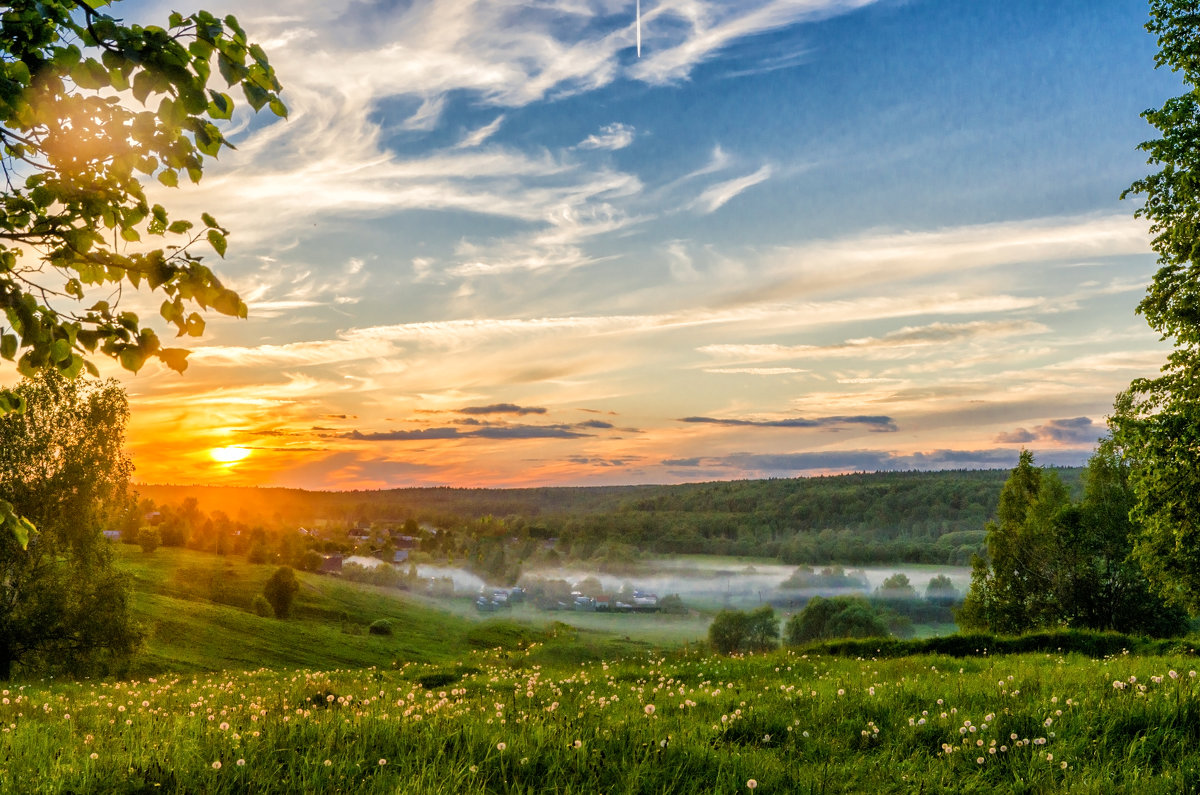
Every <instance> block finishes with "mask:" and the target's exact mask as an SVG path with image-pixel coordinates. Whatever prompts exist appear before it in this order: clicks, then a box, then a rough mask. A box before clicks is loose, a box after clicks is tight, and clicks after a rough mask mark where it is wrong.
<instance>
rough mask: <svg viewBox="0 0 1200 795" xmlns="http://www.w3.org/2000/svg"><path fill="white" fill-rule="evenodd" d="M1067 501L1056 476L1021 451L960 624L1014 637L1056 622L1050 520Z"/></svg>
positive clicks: (979, 560)
mask: <svg viewBox="0 0 1200 795" xmlns="http://www.w3.org/2000/svg"><path fill="white" fill-rule="evenodd" d="M1069 501H1070V500H1069V497H1068V495H1067V490H1066V487H1064V486H1063V484H1062V481H1061V480H1059V479H1058V476H1057V475H1055V474H1054V473H1052V472H1051V473H1046V472H1043V471H1042V469H1041V467H1036V466H1034V464H1033V454H1032V453H1030V452H1029V451H1028V450H1022V451H1021V457H1020V460H1019V462H1018V463H1017V466H1016V467H1015V468H1014V469H1013V470H1012V472H1011V473H1010V474H1009V477H1008V480H1007V481H1005V483H1004V488H1003V489H1002V490H1001V492H1000V502H999V505H998V507H997V509H996V521H994V522H988V524H987V551H988V560H987V561H985V560H983V559H982V558H979V557H976V558H975V559H974V561H973V562H972V572H971V586H970V589H969V590H968V591H967V595H966V598H965V599H964V601H963V606H962V609H961V610H960V612H959V617H958V618H959V623H960V624H962V625H963V626H965V627H968V628H972V629H987V630H990V631H992V632H1002V633H1008V634H1017V633H1020V632H1024V631H1026V630H1029V629H1034V628H1037V627H1044V626H1048V625H1051V624H1054V623H1056V622H1057V621H1058V619H1059V613H1058V605H1057V601H1056V597H1055V589H1054V584H1055V579H1054V578H1055V571H1054V566H1055V563H1056V559H1057V546H1056V539H1055V527H1054V520H1055V518H1056V516H1057V514H1058V511H1059V510H1060V509H1062V508H1063V507H1065V506H1066V505H1067V504H1068V503H1069Z"/></svg>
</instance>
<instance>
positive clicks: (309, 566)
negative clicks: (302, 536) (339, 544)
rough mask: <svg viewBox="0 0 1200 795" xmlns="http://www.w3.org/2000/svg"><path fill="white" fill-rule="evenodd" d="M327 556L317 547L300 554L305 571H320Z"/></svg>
mask: <svg viewBox="0 0 1200 795" xmlns="http://www.w3.org/2000/svg"><path fill="white" fill-rule="evenodd" d="M324 562H325V557H324V556H323V555H322V554H321V553H320V552H318V551H316V550H315V549H308V550H305V551H304V554H303V555H301V556H300V568H301V569H303V570H304V571H320V570H321V564H322V563H324Z"/></svg>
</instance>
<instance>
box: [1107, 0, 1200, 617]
mask: <svg viewBox="0 0 1200 795" xmlns="http://www.w3.org/2000/svg"><path fill="white" fill-rule="evenodd" d="M1198 28H1200V13H1198V12H1197V10H1196V7H1195V3H1192V2H1188V1H1187V0H1151V2H1150V20H1149V22H1147V24H1146V29H1147V30H1149V31H1150V32H1151V33H1153V34H1155V35H1156V36H1157V37H1158V46H1159V51H1158V55H1157V56H1156V57H1155V67H1156V68H1158V67H1163V66H1167V67H1170V69H1171V70H1172V71H1173V72H1176V73H1178V74H1179V75H1180V77H1182V79H1183V81H1184V83H1185V84H1186V85H1187V86H1188V91H1187V92H1185V93H1184V94H1182V95H1180V96H1178V97H1174V98H1172V99H1169V100H1167V101H1166V103H1164V104H1163V106H1162V107H1161V108H1158V109H1150V110H1147V111H1145V112H1144V113H1143V114H1142V117H1143V118H1145V119H1146V120H1147V121H1148V122H1150V124H1151V125H1153V126H1154V127H1155V128H1156V129H1157V130H1158V131H1159V133H1160V134H1161V137H1160V138H1156V139H1154V140H1151V141H1146V142H1145V143H1143V144H1141V146H1140V148H1141V149H1142V150H1143V151H1145V152H1147V153H1148V155H1149V159H1148V161H1147V162H1148V163H1149V164H1150V165H1152V166H1160V169H1159V171H1157V172H1156V173H1153V174H1150V175H1149V176H1147V177H1145V178H1143V179H1140V180H1138V181H1137V182H1134V183H1133V185H1131V186H1130V187H1129V189H1128V190H1126V191H1125V192H1124V193H1123V194H1122V198H1124V197H1126V196H1130V195H1143V196H1145V201H1144V203H1143V204H1142V206H1141V207H1140V208H1138V210H1137V211H1136V212H1135V213H1134V214H1135V215H1136V216H1137V217H1140V218H1145V219H1147V220H1149V222H1150V230H1151V233H1152V234H1153V235H1154V238H1153V242H1152V245H1153V247H1154V250H1155V252H1156V253H1157V254H1158V263H1159V270H1158V272H1157V273H1156V274H1155V276H1154V280H1153V281H1152V282H1151V284H1150V286H1149V288H1148V289H1147V291H1146V295H1145V297H1144V298H1143V299H1142V301H1141V303H1140V304H1138V312H1139V313H1140V314H1141V315H1142V316H1144V317H1145V319H1146V322H1147V323H1148V324H1149V325H1150V327H1151V328H1152V329H1154V330H1155V331H1157V332H1159V334H1161V335H1162V339H1164V340H1170V341H1171V342H1172V344H1173V345H1174V350H1173V351H1172V352H1171V354H1170V356H1169V357H1168V359H1167V363H1166V364H1165V365H1164V366H1163V367H1162V369H1161V370H1160V374H1159V375H1158V376H1157V377H1155V378H1139V379H1137V380H1135V381H1134V382H1133V383H1132V384H1130V386H1129V389H1128V390H1127V391H1126V392H1124V393H1123V394H1121V395H1120V396H1118V398H1117V402H1116V408H1115V412H1114V414H1113V416H1112V417H1111V418H1110V425H1111V427H1112V431H1113V435H1114V437H1115V439H1116V441H1117V442H1118V444H1120V446H1121V447H1122V448H1123V449H1124V452H1125V456H1126V458H1127V459H1128V461H1129V464H1130V471H1129V484H1130V488H1131V489H1132V492H1133V497H1134V504H1133V508H1132V517H1133V519H1134V520H1135V522H1136V523H1137V524H1138V526H1139V533H1138V537H1137V539H1136V540H1135V544H1134V547H1135V555H1136V557H1137V559H1138V560H1139V561H1140V563H1141V566H1142V568H1143V569H1144V571H1145V572H1146V574H1147V576H1148V577H1149V578H1150V580H1151V582H1152V583H1153V585H1154V587H1155V588H1156V589H1157V590H1158V591H1159V592H1160V593H1162V594H1163V595H1164V596H1165V597H1167V598H1168V599H1170V600H1171V601H1173V602H1175V603H1177V604H1179V605H1182V606H1184V607H1186V608H1187V609H1189V610H1190V611H1191V612H1192V613H1200V455H1197V450H1200V150H1198V149H1197V147H1196V143H1195V142H1196V140H1197V138H1198V136H1200V38H1198V37H1197V35H1196V31H1197V29H1198Z"/></svg>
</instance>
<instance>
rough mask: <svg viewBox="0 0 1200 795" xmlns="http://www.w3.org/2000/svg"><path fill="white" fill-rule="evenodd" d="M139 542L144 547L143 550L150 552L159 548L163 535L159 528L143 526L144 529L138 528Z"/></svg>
mask: <svg viewBox="0 0 1200 795" xmlns="http://www.w3.org/2000/svg"><path fill="white" fill-rule="evenodd" d="M137 542H138V546H140V547H141V548H142V551H143V552H145V553H147V554H148V553H150V552H153V551H154V550H156V549H158V547H159V545H160V544H161V543H162V536H161V535H159V533H158V529H157V528H154V527H143V528H142V529H140V530H138V534H137Z"/></svg>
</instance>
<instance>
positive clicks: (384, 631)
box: [367, 618, 392, 635]
mask: <svg viewBox="0 0 1200 795" xmlns="http://www.w3.org/2000/svg"><path fill="white" fill-rule="evenodd" d="M367 632H369V633H371V634H372V635H391V634H392V622H391V621H388V620H387V619H386V618H381V619H378V620H377V621H372V622H371V626H369V627H367Z"/></svg>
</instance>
